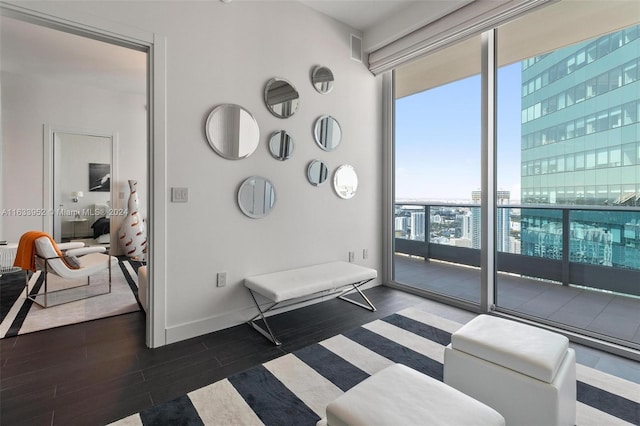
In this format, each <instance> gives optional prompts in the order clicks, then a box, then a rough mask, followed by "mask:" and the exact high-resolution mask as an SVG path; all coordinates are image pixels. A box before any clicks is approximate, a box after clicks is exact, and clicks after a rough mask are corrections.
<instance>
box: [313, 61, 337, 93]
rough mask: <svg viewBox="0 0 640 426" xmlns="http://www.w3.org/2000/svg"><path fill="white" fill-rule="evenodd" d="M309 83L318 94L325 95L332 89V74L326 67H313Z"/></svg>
mask: <svg viewBox="0 0 640 426" xmlns="http://www.w3.org/2000/svg"><path fill="white" fill-rule="evenodd" d="M311 83H312V84H313V87H315V89H316V90H317V91H318V93H322V94H323V95H326V94H327V93H329V92H331V89H333V73H332V72H331V70H330V69H329V68H327V67H319V66H318V67H315V68H314V69H313V71H312V72H311Z"/></svg>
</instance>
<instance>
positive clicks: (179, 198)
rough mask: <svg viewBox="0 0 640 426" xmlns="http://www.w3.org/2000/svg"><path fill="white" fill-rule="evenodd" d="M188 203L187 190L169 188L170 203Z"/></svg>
mask: <svg viewBox="0 0 640 426" xmlns="http://www.w3.org/2000/svg"><path fill="white" fill-rule="evenodd" d="M187 201H189V188H171V202H172V203H186V202H187Z"/></svg>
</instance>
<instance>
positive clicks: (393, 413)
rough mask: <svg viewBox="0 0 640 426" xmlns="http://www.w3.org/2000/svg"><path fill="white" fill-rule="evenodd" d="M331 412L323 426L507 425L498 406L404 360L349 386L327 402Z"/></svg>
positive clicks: (322, 423)
mask: <svg viewBox="0 0 640 426" xmlns="http://www.w3.org/2000/svg"><path fill="white" fill-rule="evenodd" d="M326 415H327V417H326V419H322V420H320V421H319V422H318V423H317V426H347V425H385V426H387V425H398V426H400V425H401V426H419V425H443V426H444V425H446V426H451V425H465V426H466V425H482V426H492V425H495V426H501V425H502V426H503V425H504V424H505V421H504V418H503V417H502V415H500V414H499V413H498V412H497V411H496V410H494V409H492V408H490V407H488V406H486V405H485V404H483V403H481V402H479V401H476V400H475V399H473V398H471V397H470V396H467V395H465V394H463V393H462V392H460V391H458V390H456V389H454V388H452V387H450V386H447V385H446V384H444V383H442V382H440V381H439V380H436V379H433V378H431V377H429V376H427V375H425V374H422V373H420V372H419V371H416V370H413V369H412V368H409V367H407V366H406V365H402V364H394V365H391V366H389V367H387V368H385V369H383V370H381V371H379V372H377V373H376V374H374V375H373V376H371V377H369V378H367V379H365V380H364V381H362V382H360V383H358V384H357V385H355V386H354V387H352V388H351V389H349V390H348V391H346V392H345V393H344V394H342V395H341V396H339V397H338V398H336V399H335V400H334V401H332V402H330V403H329V405H327V409H326Z"/></svg>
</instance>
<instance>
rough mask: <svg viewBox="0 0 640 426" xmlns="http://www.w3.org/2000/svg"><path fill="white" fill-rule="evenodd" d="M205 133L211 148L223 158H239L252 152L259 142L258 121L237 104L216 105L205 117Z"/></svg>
mask: <svg viewBox="0 0 640 426" xmlns="http://www.w3.org/2000/svg"><path fill="white" fill-rule="evenodd" d="M205 133H206V134H207V139H208V140H209V145H211V148H213V150H214V151H215V152H216V153H217V154H218V155H220V156H221V157H223V158H226V159H228V160H239V159H241V158H246V157H248V156H250V155H251V154H253V152H254V151H255V150H256V148H257V147H258V143H259V142H260V129H259V128H258V122H257V121H256V119H255V118H254V117H253V115H251V113H250V112H249V111H247V110H246V109H244V108H242V107H241V106H239V105H234V104H224V105H218V106H217V107H215V108H214V109H213V111H211V113H210V114H209V117H208V118H207V124H206V126H205Z"/></svg>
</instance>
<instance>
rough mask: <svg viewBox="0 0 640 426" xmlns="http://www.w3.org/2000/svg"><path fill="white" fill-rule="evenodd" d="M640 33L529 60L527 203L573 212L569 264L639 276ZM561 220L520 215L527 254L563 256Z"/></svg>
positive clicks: (534, 212)
mask: <svg viewBox="0 0 640 426" xmlns="http://www.w3.org/2000/svg"><path fill="white" fill-rule="evenodd" d="M639 35H640V26H637V25H636V26H632V27H629V28H625V29H623V30H620V31H617V32H613V33H610V34H606V35H603V36H601V37H598V38H595V39H591V40H587V41H584V42H582V43H579V44H575V45H572V46H569V47H566V48H562V49H558V50H555V51H553V52H550V53H547V54H544V55H540V56H535V57H532V58H529V59H527V60H525V61H522V117H521V118H522V120H521V121H522V134H521V137H522V140H521V142H522V154H521V162H522V164H521V165H522V174H521V175H522V179H521V185H522V193H521V200H522V203H523V204H525V205H526V204H536V205H547V204H556V205H564V206H572V210H571V217H570V224H571V226H570V236H569V248H570V254H569V260H570V261H572V262H580V263H589V264H598V265H603V266H614V267H622V268H632V269H640V223H638V222H639V221H638V219H637V218H638V215H637V209H635V208H634V207H640V81H639V77H640V72H639V69H640V38H639ZM573 206H588V207H585V209H584V210H577V209H575V207H573ZM597 206H602V209H599V208H598V207H597ZM605 207H606V208H605ZM612 207H618V208H619V209H617V211H616V209H612ZM634 210H635V211H634ZM562 214H563V213H562V211H560V210H550V209H544V208H541V209H523V210H522V222H521V226H522V235H521V238H522V241H521V253H522V254H525V255H531V256H539V257H546V258H553V259H561V258H562V256H563V253H562V239H563V235H562V229H563V226H562V221H563V218H562ZM565 220H566V218H565Z"/></svg>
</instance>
